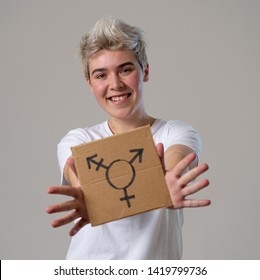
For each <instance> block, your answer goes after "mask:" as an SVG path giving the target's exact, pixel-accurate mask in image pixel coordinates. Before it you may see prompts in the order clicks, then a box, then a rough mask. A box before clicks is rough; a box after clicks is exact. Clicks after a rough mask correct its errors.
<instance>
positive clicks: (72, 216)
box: [51, 211, 80, 228]
mask: <svg viewBox="0 0 260 280" xmlns="http://www.w3.org/2000/svg"><path fill="white" fill-rule="evenodd" d="M79 217H80V215H79V213H78V212H77V211H74V212H71V213H69V214H68V215H66V216H64V217H61V218H59V219H57V220H55V221H53V222H52V223H51V225H52V226H53V227H54V228H56V227H61V226H64V225H66V224H69V223H71V222H73V221H74V220H75V219H77V218H79Z"/></svg>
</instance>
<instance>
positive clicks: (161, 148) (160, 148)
mask: <svg viewBox="0 0 260 280" xmlns="http://www.w3.org/2000/svg"><path fill="white" fill-rule="evenodd" d="M156 149H157V153H158V156H159V158H160V161H161V165H162V168H163V171H164V172H165V164H164V146H163V144H162V143H159V144H157V145H156Z"/></svg>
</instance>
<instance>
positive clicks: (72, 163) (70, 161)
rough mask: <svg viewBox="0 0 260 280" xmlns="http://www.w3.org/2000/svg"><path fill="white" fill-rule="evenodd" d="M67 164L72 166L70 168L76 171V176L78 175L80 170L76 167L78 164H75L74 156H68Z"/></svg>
mask: <svg viewBox="0 0 260 280" xmlns="http://www.w3.org/2000/svg"><path fill="white" fill-rule="evenodd" d="M67 164H68V166H69V167H70V169H71V170H72V171H73V172H74V174H75V175H76V176H78V172H77V169H76V166H75V162H74V159H73V158H72V157H69V158H68V160H67Z"/></svg>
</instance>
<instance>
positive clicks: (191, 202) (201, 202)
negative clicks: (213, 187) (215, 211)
mask: <svg viewBox="0 0 260 280" xmlns="http://www.w3.org/2000/svg"><path fill="white" fill-rule="evenodd" d="M210 204H211V201H210V200H209V199H187V200H184V202H183V207H184V208H195V207H205V206H209V205H210Z"/></svg>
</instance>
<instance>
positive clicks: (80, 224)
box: [69, 219, 89, 236]
mask: <svg viewBox="0 0 260 280" xmlns="http://www.w3.org/2000/svg"><path fill="white" fill-rule="evenodd" d="M88 223H89V221H87V220H85V219H80V220H79V221H78V222H77V223H76V224H75V225H74V227H73V228H72V229H71V231H70V233H69V234H70V236H74V235H75V234H77V233H78V232H79V231H80V230H81V229H82V228H83V227H84V226H85V225H87V224H88Z"/></svg>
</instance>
